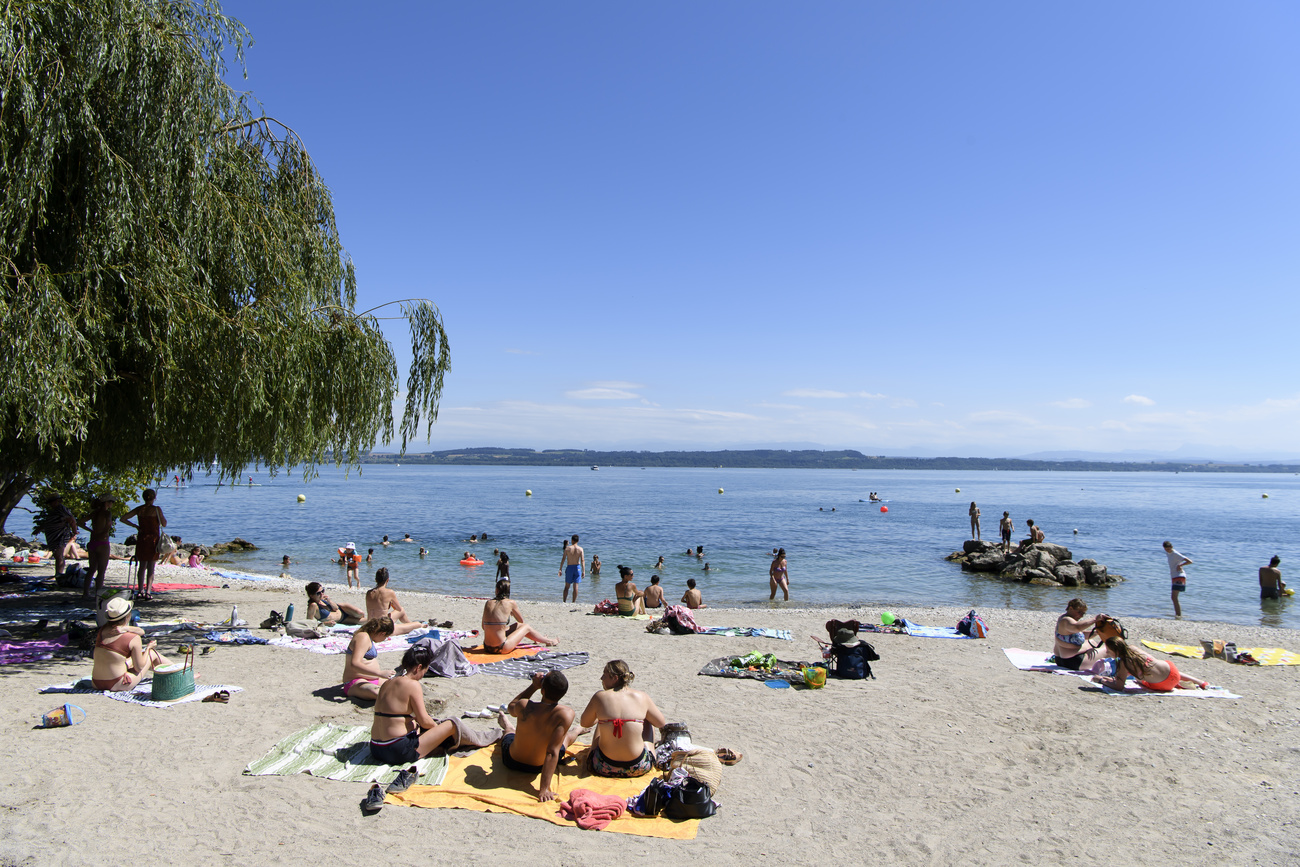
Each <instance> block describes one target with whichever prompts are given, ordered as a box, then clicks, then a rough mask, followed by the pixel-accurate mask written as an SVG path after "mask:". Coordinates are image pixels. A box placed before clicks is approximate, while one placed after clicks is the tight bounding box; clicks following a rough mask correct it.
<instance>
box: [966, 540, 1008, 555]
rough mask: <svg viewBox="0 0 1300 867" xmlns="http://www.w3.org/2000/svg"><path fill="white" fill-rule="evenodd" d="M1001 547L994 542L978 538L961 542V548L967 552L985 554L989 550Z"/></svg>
mask: <svg viewBox="0 0 1300 867" xmlns="http://www.w3.org/2000/svg"><path fill="white" fill-rule="evenodd" d="M1001 547H1002V546H1000V545H998V544H997V543H995V542H984V541H981V540H979V539H967V540H966V541H965V542H962V543H961V549H962V550H963V551H964V552H966V553H967V554H985V553H987V552H989V551H994V550H1000V549H1001Z"/></svg>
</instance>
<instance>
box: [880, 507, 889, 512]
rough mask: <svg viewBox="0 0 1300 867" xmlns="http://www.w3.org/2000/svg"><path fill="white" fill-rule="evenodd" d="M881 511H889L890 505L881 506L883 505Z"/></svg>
mask: <svg viewBox="0 0 1300 867" xmlns="http://www.w3.org/2000/svg"><path fill="white" fill-rule="evenodd" d="M880 511H882V512H888V511H889V507H888V506H881V507H880Z"/></svg>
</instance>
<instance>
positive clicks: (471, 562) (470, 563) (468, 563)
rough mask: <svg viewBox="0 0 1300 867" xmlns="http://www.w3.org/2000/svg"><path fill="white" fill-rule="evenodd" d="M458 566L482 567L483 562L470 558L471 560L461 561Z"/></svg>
mask: <svg viewBox="0 0 1300 867" xmlns="http://www.w3.org/2000/svg"><path fill="white" fill-rule="evenodd" d="M460 565H462V566H482V565H483V561H482V560H475V559H474V558H472V557H471V558H470V559H468V560H461V561H460Z"/></svg>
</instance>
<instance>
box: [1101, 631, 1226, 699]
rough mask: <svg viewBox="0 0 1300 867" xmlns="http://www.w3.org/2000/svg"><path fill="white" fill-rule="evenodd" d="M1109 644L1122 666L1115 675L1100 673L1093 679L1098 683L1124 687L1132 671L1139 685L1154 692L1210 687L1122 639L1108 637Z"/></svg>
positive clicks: (1111, 686)
mask: <svg viewBox="0 0 1300 867" xmlns="http://www.w3.org/2000/svg"><path fill="white" fill-rule="evenodd" d="M1106 647H1107V648H1109V649H1110V651H1111V655H1113V656H1115V657H1116V658H1117V659H1118V660H1119V665H1118V667H1117V668H1116V669H1115V676H1114V677H1106V676H1105V675H1097V676H1096V677H1094V678H1093V681H1094V682H1095V683H1100V684H1101V685H1103V686H1109V687H1110V688H1111V689H1123V688H1124V682H1125V681H1126V680H1128V676H1129V675H1130V674H1131V675H1133V677H1134V679H1136V680H1137V682H1138V683H1139V684H1141V685H1142V686H1144V687H1146V688H1147V689H1150V690H1154V691H1155V692H1173V691H1174V690H1175V689H1193V688H1200V689H1207V688H1208V687H1209V684H1208V683H1206V682H1205V681H1203V680H1195V679H1193V678H1190V677H1188V676H1187V675H1185V674H1183V673H1182V672H1180V671H1179V670H1178V667H1177V666H1176V665H1174V664H1173V663H1172V662H1166V661H1165V660H1163V659H1152V658H1151V657H1149V656H1147V655H1146V654H1145V653H1138V652H1137V651H1136V650H1134V649H1133V648H1131V647H1129V646H1128V642H1126V641H1125V640H1124V639H1122V638H1107V639H1106Z"/></svg>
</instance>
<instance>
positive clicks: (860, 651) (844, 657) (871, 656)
mask: <svg viewBox="0 0 1300 867" xmlns="http://www.w3.org/2000/svg"><path fill="white" fill-rule="evenodd" d="M831 653H833V654H835V676H836V677H838V678H841V679H842V680H863V679H865V678H868V677H870V678H872V679H875V675H874V674H872V673H871V663H873V662H875V661H876V660H878V659H880V656H879V654H877V653H876V649H875V648H874V647H872V646H871V645H870V644H868V643H867V642H865V641H859V642H858V643H857V644H848V645H839V644H837V645H833V646H832V647H831Z"/></svg>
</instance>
